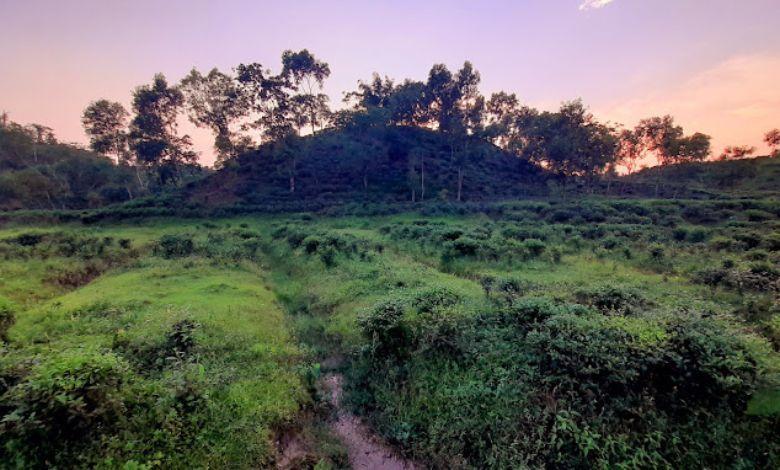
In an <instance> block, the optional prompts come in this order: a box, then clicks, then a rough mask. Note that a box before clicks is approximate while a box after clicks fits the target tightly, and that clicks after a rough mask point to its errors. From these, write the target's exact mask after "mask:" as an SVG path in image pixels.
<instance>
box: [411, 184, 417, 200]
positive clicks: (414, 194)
mask: <svg viewBox="0 0 780 470" xmlns="http://www.w3.org/2000/svg"><path fill="white" fill-rule="evenodd" d="M416 196H417V194H416V191H415V190H414V188H412V204H414V203H415V202H417V197H416Z"/></svg>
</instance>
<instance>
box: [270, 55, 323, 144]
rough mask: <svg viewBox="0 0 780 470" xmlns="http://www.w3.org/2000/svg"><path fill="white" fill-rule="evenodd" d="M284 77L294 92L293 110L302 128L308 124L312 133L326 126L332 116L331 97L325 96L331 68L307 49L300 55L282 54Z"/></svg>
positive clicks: (282, 74)
mask: <svg viewBox="0 0 780 470" xmlns="http://www.w3.org/2000/svg"><path fill="white" fill-rule="evenodd" d="M281 76H282V77H284V78H285V79H286V80H287V81H288V86H291V87H292V88H293V90H294V93H295V96H293V97H292V100H293V102H294V103H295V104H296V105H295V106H294V107H293V113H294V114H295V121H296V125H297V127H298V129H301V128H303V126H304V125H306V124H307V123H308V124H310V125H311V132H312V134H313V133H315V132H316V129H317V127H318V126H319V127H320V128H321V127H323V125H324V124H325V122H327V117H328V115H329V110H328V106H327V103H328V96H327V95H325V94H324V93H322V92H321V91H322V87H323V85H324V82H325V79H326V78H328V77H329V76H330V67H329V66H328V64H327V63H325V62H322V61H320V60H318V59H317V58H315V57H314V55H313V54H312V53H311V52H309V51H308V50H307V49H303V50H301V51H299V52H293V51H290V50H287V51H284V52H283V53H282V73H281Z"/></svg>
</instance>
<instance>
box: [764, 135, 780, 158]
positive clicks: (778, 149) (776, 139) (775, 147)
mask: <svg viewBox="0 0 780 470" xmlns="http://www.w3.org/2000/svg"><path fill="white" fill-rule="evenodd" d="M764 142H766V144H767V145H768V146H769V147H770V148H771V149H772V154H773V155H774V156H778V155H780V129H772V130H771V131H769V132H767V133H766V135H765V136H764Z"/></svg>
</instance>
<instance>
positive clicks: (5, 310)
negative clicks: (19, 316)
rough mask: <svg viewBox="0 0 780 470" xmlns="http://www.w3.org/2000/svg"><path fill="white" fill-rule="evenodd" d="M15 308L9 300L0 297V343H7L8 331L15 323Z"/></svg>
mask: <svg viewBox="0 0 780 470" xmlns="http://www.w3.org/2000/svg"><path fill="white" fill-rule="evenodd" d="M15 313H16V308H15V306H14V304H12V303H11V301H10V300H7V299H5V298H4V297H0V341H6V342H7V341H8V330H10V329H11V326H13V324H14V322H15V321H16V316H15Z"/></svg>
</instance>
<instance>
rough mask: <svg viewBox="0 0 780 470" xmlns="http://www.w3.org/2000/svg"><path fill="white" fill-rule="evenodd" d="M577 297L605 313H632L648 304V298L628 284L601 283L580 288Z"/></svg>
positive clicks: (578, 299) (579, 300)
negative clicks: (627, 285)
mask: <svg viewBox="0 0 780 470" xmlns="http://www.w3.org/2000/svg"><path fill="white" fill-rule="evenodd" d="M575 298H576V299H577V301H578V302H580V303H583V304H585V305H589V306H591V307H594V308H596V309H597V310H599V311H600V312H602V313H604V314H618V315H631V314H634V313H637V310H638V309H640V308H642V307H644V306H646V305H648V301H647V299H646V298H645V297H644V296H643V295H642V294H641V293H640V292H639V291H638V290H636V289H633V288H631V287H626V286H615V285H600V286H594V287H591V288H585V289H580V290H578V291H577V292H576V293H575Z"/></svg>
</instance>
